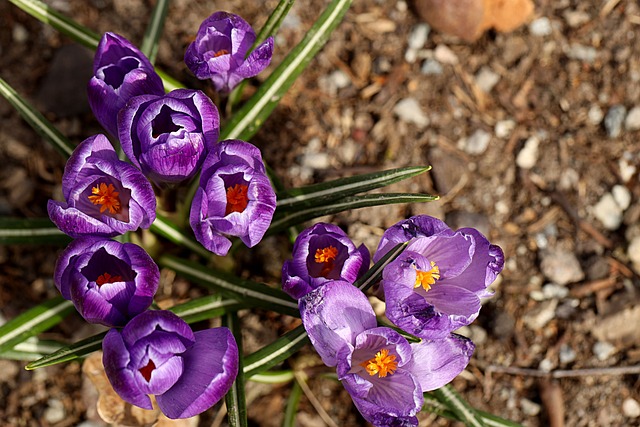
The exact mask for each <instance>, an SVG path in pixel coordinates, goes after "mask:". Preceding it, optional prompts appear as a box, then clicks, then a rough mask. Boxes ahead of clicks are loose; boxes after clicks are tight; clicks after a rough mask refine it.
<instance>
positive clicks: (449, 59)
mask: <svg viewBox="0 0 640 427" xmlns="http://www.w3.org/2000/svg"><path fill="white" fill-rule="evenodd" d="M434 55H435V58H436V60H437V61H438V62H441V63H442V64H448V65H456V64H457V63H458V56H457V55H456V54H455V53H454V52H453V51H452V50H451V49H449V48H448V47H447V46H445V45H443V44H439V45H438V46H436V49H435V51H434Z"/></svg>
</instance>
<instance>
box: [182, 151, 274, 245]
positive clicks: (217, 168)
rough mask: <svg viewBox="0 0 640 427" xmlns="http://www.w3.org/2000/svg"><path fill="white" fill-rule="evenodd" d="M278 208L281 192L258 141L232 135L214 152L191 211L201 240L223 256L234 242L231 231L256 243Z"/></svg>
mask: <svg viewBox="0 0 640 427" xmlns="http://www.w3.org/2000/svg"><path fill="white" fill-rule="evenodd" d="M275 209H276V195H275V192H274V191H273V188H272V187H271V183H270V182H269V178H268V177H267V174H266V170H265V166H264V163H263V162H262V156H261V154H260V150H259V149H258V148H257V147H255V146H254V145H251V144H249V143H248V142H244V141H240V140H227V141H222V142H220V143H219V144H217V145H216V146H215V147H214V148H213V150H211V151H210V152H209V154H208V156H207V158H206V159H205V161H204V164H203V166H202V174H201V175H200V186H199V187H198V189H197V190H196V194H195V196H194V197H193V202H192V204H191V214H190V216H189V222H190V223H191V228H192V229H193V232H194V234H195V237H196V239H197V240H198V242H200V243H201V244H202V245H203V246H204V247H205V248H207V249H208V250H210V251H211V252H213V253H215V254H217V255H222V256H224V255H226V254H227V252H228V251H229V248H230V247H231V240H229V238H228V237H227V236H237V237H240V240H242V242H244V244H245V245H247V246H249V247H253V246H255V245H257V244H258V243H259V242H260V240H262V237H263V236H264V233H265V232H266V231H267V228H269V225H270V224H271V219H272V218H273V212H274V211H275Z"/></svg>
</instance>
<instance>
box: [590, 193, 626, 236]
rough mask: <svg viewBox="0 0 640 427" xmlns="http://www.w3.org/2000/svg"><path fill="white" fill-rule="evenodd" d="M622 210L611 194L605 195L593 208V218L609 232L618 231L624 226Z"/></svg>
mask: <svg viewBox="0 0 640 427" xmlns="http://www.w3.org/2000/svg"><path fill="white" fill-rule="evenodd" d="M622 213H623V212H622V208H620V205H618V203H617V202H616V199H615V198H614V197H613V195H612V194H611V193H605V194H604V195H603V196H602V198H600V200H599V201H598V203H596V204H595V206H594V207H593V216H595V217H596V219H597V220H598V221H600V222H601V223H602V225H603V226H604V228H606V229H607V230H617V229H618V228H619V227H620V224H622Z"/></svg>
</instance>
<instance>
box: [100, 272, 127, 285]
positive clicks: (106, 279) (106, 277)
mask: <svg viewBox="0 0 640 427" xmlns="http://www.w3.org/2000/svg"><path fill="white" fill-rule="evenodd" d="M115 282H122V276H112V275H110V274H109V273H104V274H101V275H100V276H98V278H97V279H96V284H97V285H98V286H102V285H104V284H105V283H115Z"/></svg>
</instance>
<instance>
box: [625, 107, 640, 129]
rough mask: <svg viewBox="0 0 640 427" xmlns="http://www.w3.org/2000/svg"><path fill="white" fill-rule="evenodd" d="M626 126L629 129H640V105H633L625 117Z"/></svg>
mask: <svg viewBox="0 0 640 427" xmlns="http://www.w3.org/2000/svg"><path fill="white" fill-rule="evenodd" d="M624 127H625V129H627V130H628V131H634V130H638V129H640V107H633V108H632V109H631V110H630V111H629V113H628V114H627V117H626V118H625V119H624Z"/></svg>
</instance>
